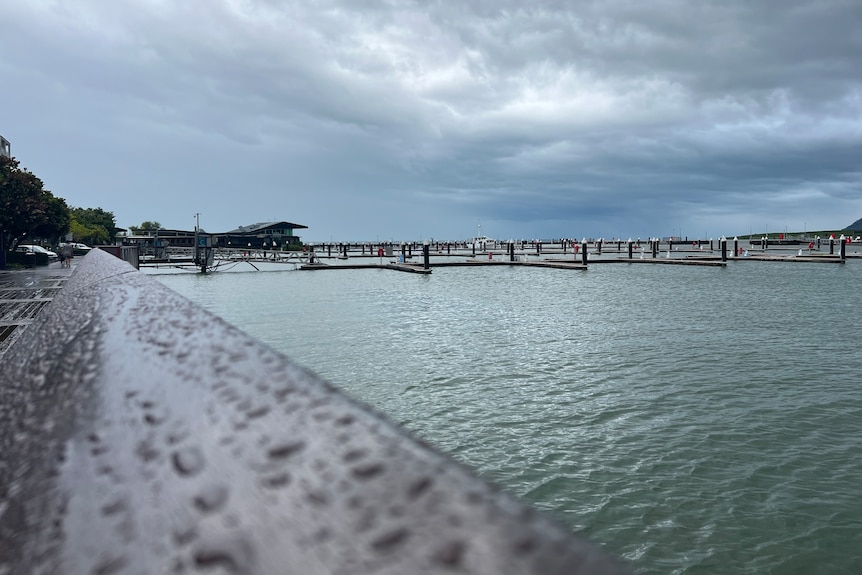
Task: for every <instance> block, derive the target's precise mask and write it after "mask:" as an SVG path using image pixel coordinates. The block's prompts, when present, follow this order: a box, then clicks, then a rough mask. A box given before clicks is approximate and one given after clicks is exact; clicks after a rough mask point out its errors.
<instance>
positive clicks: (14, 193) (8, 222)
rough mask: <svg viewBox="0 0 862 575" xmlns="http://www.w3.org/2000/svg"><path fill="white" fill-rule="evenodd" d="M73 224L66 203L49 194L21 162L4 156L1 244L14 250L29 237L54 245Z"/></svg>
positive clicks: (0, 170)
mask: <svg viewBox="0 0 862 575" xmlns="http://www.w3.org/2000/svg"><path fill="white" fill-rule="evenodd" d="M69 224H70V216H69V208H68V206H66V201H65V200H63V199H62V198H57V197H55V196H54V195H53V194H52V193H51V192H50V191H48V190H46V189H45V187H44V185H43V183H42V180H40V179H39V178H37V177H36V176H35V175H33V174H32V173H30V172H29V171H27V170H26V169H24V168H21V167H20V162H18V160H16V159H15V158H8V157H5V156H0V234H2V235H3V237H2V238H0V239H2V241H0V243H2V244H3V245H5V246H7V247H8V248H10V249H14V248H15V247H16V246H17V245H18V244H19V243H20V242H21V240H23V239H24V238H28V237H42V238H50V239H51V240H52V241H53V240H56V238H57V237H59V236H60V235H62V234H65V233H66V232H67V231H68V230H69Z"/></svg>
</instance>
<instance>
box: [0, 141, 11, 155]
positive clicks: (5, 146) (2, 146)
mask: <svg viewBox="0 0 862 575" xmlns="http://www.w3.org/2000/svg"><path fill="white" fill-rule="evenodd" d="M0 156H6V157H7V158H11V157H12V143H11V142H10V141H9V140H7V139H6V138H4V137H3V136H0Z"/></svg>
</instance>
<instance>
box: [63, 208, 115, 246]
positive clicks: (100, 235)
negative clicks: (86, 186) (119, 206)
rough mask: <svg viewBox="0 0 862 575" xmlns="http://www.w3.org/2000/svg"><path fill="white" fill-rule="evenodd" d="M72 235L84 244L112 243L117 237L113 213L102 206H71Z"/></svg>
mask: <svg viewBox="0 0 862 575" xmlns="http://www.w3.org/2000/svg"><path fill="white" fill-rule="evenodd" d="M70 228H71V231H72V236H73V237H74V238H75V239H76V240H78V241H81V242H84V243H85V244H90V245H93V244H107V243H113V242H114V239H115V238H116V237H117V223H116V220H115V219H114V214H113V213H111V212H107V211H105V210H103V209H102V208H72V221H71V223H70Z"/></svg>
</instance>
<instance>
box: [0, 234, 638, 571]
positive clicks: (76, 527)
mask: <svg viewBox="0 0 862 575" xmlns="http://www.w3.org/2000/svg"><path fill="white" fill-rule="evenodd" d="M199 569H203V570H215V571H216V572H220V573H221V572H228V573H261V574H263V573H302V574H316V573H327V574H328V573H334V574H364V573H386V574H396V573H397V574H417V573H476V574H494V575H500V574H515V573H518V574H524V573H534V574H542V575H554V574H562V573H566V574H571V573H628V572H630V569H629V566H628V565H626V564H624V563H623V562H620V561H618V560H617V559H614V558H612V557H609V556H608V555H607V554H606V553H604V552H603V551H602V550H601V549H599V548H598V547H597V546H596V545H594V544H592V543H590V542H588V541H586V540H584V539H582V538H580V537H579V536H577V535H574V534H572V533H570V532H569V531H568V530H567V529H565V528H563V527H562V526H560V525H558V524H557V523H555V522H553V521H552V520H550V519H548V518H546V517H544V516H542V515H541V514H540V513H538V512H536V511H534V510H533V509H531V508H530V507H529V506H527V505H525V504H524V503H522V502H519V501H517V500H516V499H514V498H512V497H510V496H508V495H506V494H505V493H503V492H501V491H499V490H498V489H496V488H495V487H494V486H492V485H490V484H488V483H486V482H484V481H483V480H481V479H480V478H478V477H477V476H476V475H474V474H473V473H472V472H471V471H469V470H468V469H467V468H466V467H464V466H462V465H460V464H459V463H457V462H455V461H454V460H453V459H452V458H450V457H449V456H447V455H445V454H442V453H440V452H438V451H436V450H434V449H433V448H431V447H429V446H427V445H425V444H423V443H422V442H421V441H419V440H417V439H415V438H413V437H412V436H410V435H409V434H408V433H407V432H406V431H404V430H403V429H401V428H399V427H397V426H396V425H394V424H393V423H391V422H389V421H388V420H387V419H386V418H385V417H384V416H382V415H380V414H379V413H376V412H375V411H374V410H373V409H371V408H369V407H367V406H365V405H362V404H360V403H358V402H356V401H355V400H352V399H351V398H349V397H347V396H346V395H345V394H344V393H342V392H341V391H340V390H339V389H337V388H335V387H334V386H332V385H331V384H329V383H327V382H326V381H324V380H322V379H320V378H319V377H318V376H316V375H315V374H313V373H311V372H310V371H308V370H306V369H304V368H302V367H300V366H298V365H296V364H295V363H293V362H292V361H290V360H289V359H288V358H286V357H285V356H283V355H282V354H280V353H278V352H276V351H274V350H272V349H270V348H268V347H266V346H265V345H263V344H262V343H260V342H259V341H257V340H255V339H253V338H252V337H250V336H249V335H247V334H245V333H244V332H242V331H240V330H238V329H236V328H234V327H232V326H231V325H229V324H228V323H227V322H225V321H224V320H222V319H221V318H219V317H216V316H214V315H212V314H210V313H209V312H206V311H205V310H203V309H201V308H200V307H198V306H196V305H195V304H193V303H191V302H190V301H188V300H187V299H185V298H183V297H181V296H180V295H178V294H176V293H175V292H173V291H171V290H169V289H168V288H166V287H164V286H163V285H162V284H160V283H159V282H157V281H156V280H154V279H153V278H150V277H147V276H146V275H144V274H142V273H140V272H138V271H137V270H135V269H133V268H132V267H131V266H130V265H129V264H128V263H126V262H124V261H122V260H120V259H118V258H116V257H114V256H112V255H109V254H108V253H106V252H104V251H101V250H96V249H94V250H92V252H91V253H89V254H88V255H87V256H86V257H84V258H82V261H81V262H80V263H79V264H78V266H77V269H76V270H75V271H74V273H73V275H72V277H70V278H69V280H68V281H67V282H66V285H65V287H64V288H63V290H62V291H61V293H59V294H58V295H57V296H56V297H55V299H54V300H53V302H51V304H49V306H47V307H46V308H45V309H44V310H43V312H42V313H41V314H40V315H39V316H38V317H37V318H36V320H35V321H34V323H33V324H31V325H30V326H29V327H28V328H27V330H26V331H25V332H24V333H23V334H22V335H21V337H20V338H18V340H17V341H15V342H14V343H13V344H12V346H11V347H10V349H9V350H8V351H7V353H6V354H5V357H4V365H3V366H2V370H0V572H2V573H31V572H36V573H168V572H171V573H173V572H177V573H180V572H183V573H189V572H192V573H194V572H198V571H197V570H199ZM207 572H209V571H207Z"/></svg>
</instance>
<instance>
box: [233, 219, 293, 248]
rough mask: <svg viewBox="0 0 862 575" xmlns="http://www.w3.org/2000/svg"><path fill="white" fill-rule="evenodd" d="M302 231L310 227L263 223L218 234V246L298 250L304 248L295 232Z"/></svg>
mask: <svg viewBox="0 0 862 575" xmlns="http://www.w3.org/2000/svg"><path fill="white" fill-rule="evenodd" d="M300 229H303V230H304V229H308V226H303V225H302V224H294V223H291V222H261V223H257V224H251V225H248V226H240V227H238V228H236V229H235V230H230V231H229V232H224V233H223V234H218V235H217V238H216V245H218V247H221V248H228V247H234V248H244V247H248V246H249V245H250V246H251V248H252V249H273V247H274V249H282V248H284V249H291V248H293V249H296V248H299V247H301V246H302V240H301V239H300V237H299V236H297V235H295V233H294V231H295V230H300Z"/></svg>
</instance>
